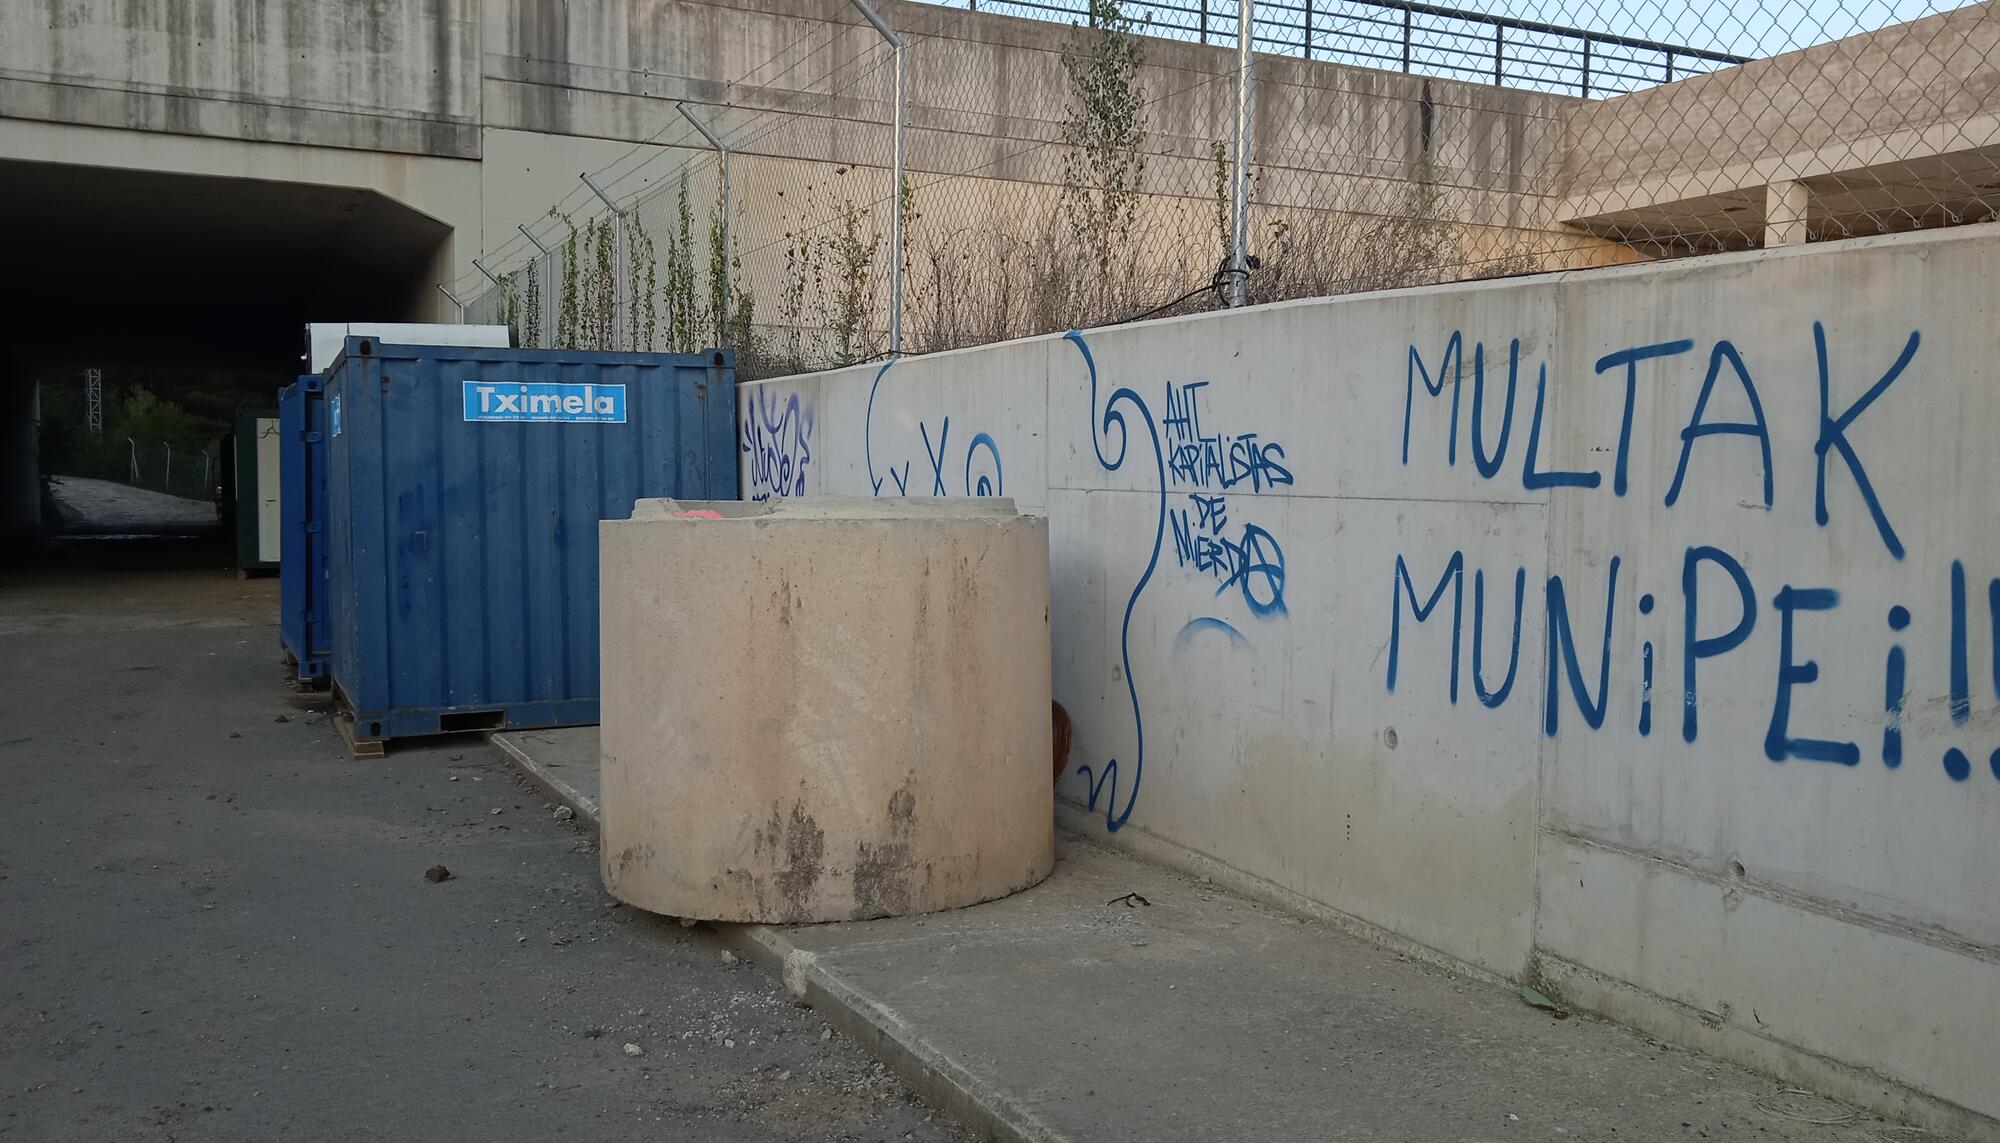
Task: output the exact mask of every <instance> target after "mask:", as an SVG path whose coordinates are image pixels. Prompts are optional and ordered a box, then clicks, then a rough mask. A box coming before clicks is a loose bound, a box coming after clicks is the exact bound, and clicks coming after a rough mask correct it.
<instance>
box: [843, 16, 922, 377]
mask: <svg viewBox="0 0 2000 1143" xmlns="http://www.w3.org/2000/svg"><path fill="white" fill-rule="evenodd" d="M854 6H855V7H856V8H859V9H860V10H861V14H862V15H863V16H865V17H867V19H868V22H869V23H870V24H873V25H875V30H876V31H877V32H879V33H881V35H882V38H883V39H884V40H885V41H887V42H888V44H889V49H890V51H891V52H893V53H894V56H895V59H894V64H893V66H894V67H895V69H896V111H895V126H894V130H895V133H896V137H895V143H894V145H893V151H894V163H893V165H894V167H895V175H894V180H895V181H894V182H893V184H892V185H891V187H890V194H889V210H890V212H891V213H890V216H889V352H890V354H892V355H893V354H898V353H901V352H903V114H904V104H905V103H906V102H907V99H906V95H907V85H908V82H909V69H908V68H907V67H906V66H905V62H906V61H905V60H904V58H903V37H901V36H899V35H897V34H896V30H895V29H894V28H891V27H890V26H889V24H888V22H887V21H885V20H883V19H882V17H880V16H878V15H876V13H875V9H874V8H872V7H870V6H869V4H868V0H854Z"/></svg>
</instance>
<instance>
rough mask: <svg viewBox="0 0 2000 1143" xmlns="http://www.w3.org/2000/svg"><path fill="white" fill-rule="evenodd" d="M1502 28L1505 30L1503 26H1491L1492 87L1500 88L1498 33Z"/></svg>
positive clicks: (1499, 44)
mask: <svg viewBox="0 0 2000 1143" xmlns="http://www.w3.org/2000/svg"><path fill="white" fill-rule="evenodd" d="M1504 28H1506V25H1505V24H1495V25H1493V86H1495V87H1499V86H1500V59H1501V40H1500V33H1501V31H1502V30H1503V29H1504Z"/></svg>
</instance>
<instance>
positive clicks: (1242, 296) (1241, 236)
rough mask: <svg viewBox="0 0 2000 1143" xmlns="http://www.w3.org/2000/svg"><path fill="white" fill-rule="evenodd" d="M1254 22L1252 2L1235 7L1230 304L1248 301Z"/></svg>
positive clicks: (1240, 303)
mask: <svg viewBox="0 0 2000 1143" xmlns="http://www.w3.org/2000/svg"><path fill="white" fill-rule="evenodd" d="M1255 22H1256V13H1255V0H1238V2H1237V7H1236V170H1235V173H1234V179H1233V181H1234V183H1235V187H1234V192H1233V193H1232V195H1231V196H1230V202H1229V277H1230V283H1229V304H1230V305H1232V306H1240V305H1244V304H1245V303H1246V302H1247V301H1248V300H1249V285H1250V283H1249V277H1250V262H1249V246H1250V112H1251V107H1250V101H1251V95H1252V92H1251V88H1250V56H1251V52H1252V41H1253V37H1254V35H1255V32H1254V31H1253V29H1252V26H1253V25H1254V23H1255Z"/></svg>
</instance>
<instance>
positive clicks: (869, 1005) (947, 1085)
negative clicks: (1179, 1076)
mask: <svg viewBox="0 0 2000 1143" xmlns="http://www.w3.org/2000/svg"><path fill="white" fill-rule="evenodd" d="M711 927H712V928H714V929H715V931H716V933H717V934H719V935H720V936H721V937H722V939H723V941H724V942H725V943H727V944H728V945H729V946H730V947H731V948H733V949H734V950H735V951H736V952H737V954H738V955H739V956H742V957H743V958H744V959H746V960H754V961H756V962H757V963H759V964H761V965H763V966H764V967H765V968H766V969H768V970H770V971H771V972H774V973H776V974H778V976H779V977H780V978H781V979H782V980H783V981H784V984H785V988H786V990H787V991H789V992H791V994H792V995H794V996H796V997H798V998H799V999H801V1000H804V1001H805V1002H807V1003H808V1004H811V1005H812V1006H813V1008H814V1009H815V1010H817V1011H818V1012H819V1013H820V1015H821V1016H822V1017H824V1018H825V1019H826V1021H827V1023H829V1024H832V1025H833V1026H834V1027H836V1028H839V1029H840V1030H841V1032H843V1033H845V1034H846V1035H848V1036H849V1037H851V1038H853V1039H854V1040H855V1041H856V1042H857V1043H859V1044H861V1045H862V1046H863V1047H865V1048H867V1049H868V1050H869V1051H870V1052H872V1053H874V1054H875V1055H876V1057H878V1058H879V1059H881V1060H882V1062H883V1063H885V1064H887V1065H888V1066H889V1068H890V1069H891V1070H892V1071H894V1072H895V1073H896V1074H897V1076H899V1077H900V1078H901V1079H902V1080H903V1082H904V1083H907V1084H909V1085H910V1087H911V1088H913V1089H914V1090H915V1091H916V1092H917V1094H918V1095H920V1096H922V1097H923V1099H924V1102H926V1103H929V1104H930V1105H931V1106H933V1107H935V1108H937V1109H938V1110H940V1111H943V1112H944V1113H946V1114H947V1115H950V1116H952V1117H953V1118H955V1119H957V1120H958V1121H959V1122H961V1123H963V1124H965V1125H966V1126H967V1127H970V1128H972V1129H973V1130H974V1131H976V1132H978V1133H979V1134H980V1135H982V1136H984V1137H986V1138H990V1139H994V1140H999V1141H1000V1143H1071V1137H1070V1136H1068V1135H1065V1134H1063V1133H1062V1132H1060V1131H1057V1130H1056V1129H1055V1128H1053V1127H1050V1126H1049V1125H1048V1124H1046V1123H1044V1122H1042V1121H1041V1120H1040V1119H1038V1118H1037V1117H1036V1116H1035V1115H1034V1113H1032V1112H1030V1111H1029V1110H1028V1109H1027V1108H1025V1107H1023V1106H1021V1104H1020V1103H1019V1102H1018V1101H1017V1100H1015V1099H1014V1098H1013V1097H1012V1096H1009V1095H1008V1094H1007V1093H1005V1092H1003V1091H1000V1090H999V1089H997V1088H995V1087H994V1086H993V1085H992V1084H989V1083H986V1082H985V1081H983V1080H981V1079H980V1078H979V1077H978V1076H977V1075H975V1074H973V1072H972V1071H971V1070H970V1069H968V1068H966V1067H965V1066H964V1065H962V1064H960V1063H959V1062H958V1061H956V1060H954V1059H952V1058H951V1056H950V1055H948V1054H947V1053H945V1052H943V1051H941V1050H940V1049H938V1048H935V1047H933V1046H932V1045H930V1044H928V1043H926V1042H925V1041H924V1038H923V1036H922V1035H921V1034H920V1033H919V1032H918V1031H917V1030H916V1029H915V1028H913V1027H911V1025H910V1024H909V1023H908V1022H907V1021H905V1020H904V1019H902V1018H901V1017H900V1016H898V1015H897V1014H896V1011H895V1009H893V1008H890V1007H889V1006H888V1005H886V1004H883V1003H882V1002H880V1001H878V1000H875V999H874V998H872V997H870V996H868V995H867V994H866V993H863V992H862V991H861V990H859V989H857V988H855V987H854V986H852V985H850V984H848V983H846V982H845V981H842V980H841V979H840V978H839V977H837V976H835V975H834V974H833V973H831V972H829V971H827V969H826V968H825V967H823V966H822V965H820V963H819V962H818V958H816V957H814V956H813V954H811V953H809V952H805V951H802V950H800V949H799V948H797V947H796V946H794V945H793V944H792V942H791V941H789V940H787V939H786V937H785V933H784V930H782V929H777V928H773V927H771V926H769V925H729V924H718V925H713V926H711Z"/></svg>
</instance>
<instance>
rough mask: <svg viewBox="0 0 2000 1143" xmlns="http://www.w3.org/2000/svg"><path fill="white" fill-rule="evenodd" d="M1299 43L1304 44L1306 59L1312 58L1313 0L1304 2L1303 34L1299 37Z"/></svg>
mask: <svg viewBox="0 0 2000 1143" xmlns="http://www.w3.org/2000/svg"><path fill="white" fill-rule="evenodd" d="M1300 41H1301V42H1302V43H1304V44H1305V49H1306V58H1307V59H1311V58H1313V0H1306V26H1305V34H1304V35H1303V36H1301V37H1300Z"/></svg>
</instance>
